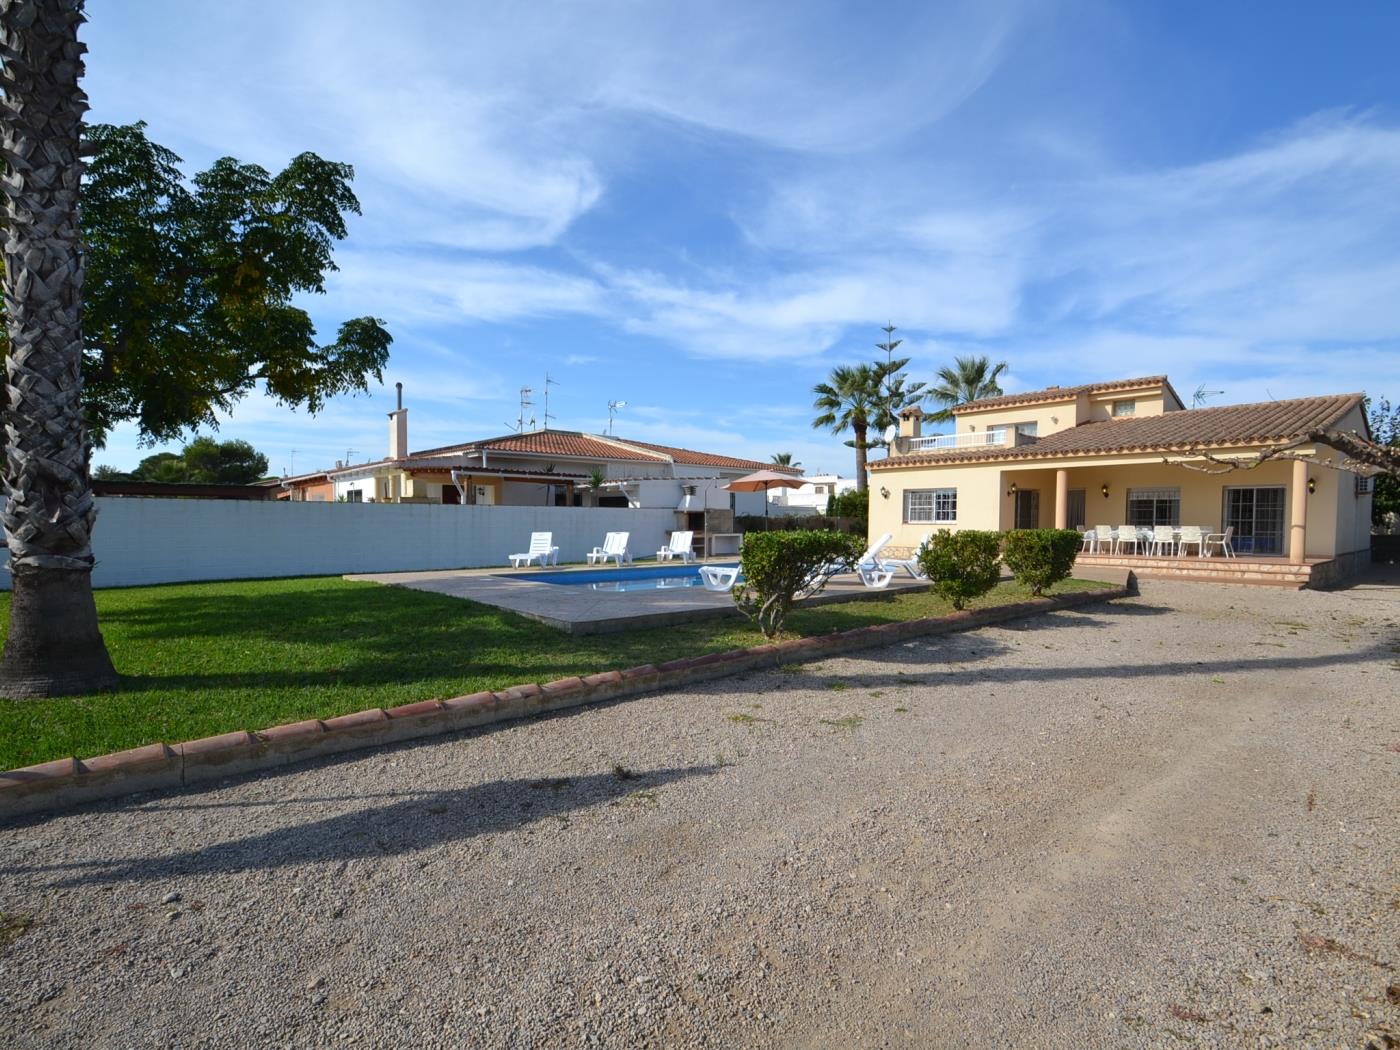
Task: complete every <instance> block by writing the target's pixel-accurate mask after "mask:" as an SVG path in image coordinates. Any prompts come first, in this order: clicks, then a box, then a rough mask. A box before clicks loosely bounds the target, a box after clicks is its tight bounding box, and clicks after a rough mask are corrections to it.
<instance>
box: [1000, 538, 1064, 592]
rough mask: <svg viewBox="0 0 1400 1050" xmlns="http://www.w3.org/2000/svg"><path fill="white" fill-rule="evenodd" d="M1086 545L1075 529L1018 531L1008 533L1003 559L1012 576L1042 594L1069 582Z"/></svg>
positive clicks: (1002, 553) (1004, 544)
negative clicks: (1075, 560) (1080, 552)
mask: <svg viewBox="0 0 1400 1050" xmlns="http://www.w3.org/2000/svg"><path fill="white" fill-rule="evenodd" d="M1083 542H1084V537H1083V536H1081V535H1080V534H1079V533H1077V532H1075V531H1074V530H1073V529H1016V530H1015V531H1013V532H1008V533H1007V534H1006V541H1005V543H1003V545H1002V550H1001V556H1002V560H1003V561H1005V562H1006V567H1007V568H1008V569H1010V570H1011V572H1012V575H1014V576H1015V577H1016V579H1018V580H1020V581H1021V582H1022V583H1024V584H1025V585H1026V586H1027V587H1029V588H1030V590H1031V593H1032V594H1034V595H1039V594H1041V593H1042V592H1044V591H1046V590H1048V589H1049V588H1051V587H1053V586H1054V585H1055V584H1057V583H1059V582H1060V581H1061V580H1067V579H1069V575H1070V573H1072V572H1073V571H1074V559H1075V556H1076V555H1078V553H1079V548H1080V546H1081V545H1082V544H1083Z"/></svg>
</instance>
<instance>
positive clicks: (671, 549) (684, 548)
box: [656, 531, 695, 563]
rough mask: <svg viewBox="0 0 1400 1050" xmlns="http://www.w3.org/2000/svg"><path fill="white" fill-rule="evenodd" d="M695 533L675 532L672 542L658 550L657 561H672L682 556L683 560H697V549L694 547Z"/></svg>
mask: <svg viewBox="0 0 1400 1050" xmlns="http://www.w3.org/2000/svg"><path fill="white" fill-rule="evenodd" d="M694 539H695V533H694V532H693V531H691V532H673V533H671V542H670V543H668V544H666V546H664V547H662V548H661V549H660V550H659V551H657V552H656V560H657V561H670V560H671V559H672V558H677V557H678V558H680V559H681V561H683V562H687V563H689V562H692V561H694V560H695V551H694V550H693V549H692V547H693V541H694Z"/></svg>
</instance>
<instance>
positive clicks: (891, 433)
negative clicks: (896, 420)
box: [885, 423, 899, 445]
mask: <svg viewBox="0 0 1400 1050" xmlns="http://www.w3.org/2000/svg"><path fill="white" fill-rule="evenodd" d="M897 437H899V427H897V426H895V425H894V424H893V423H891V424H890V425H889V426H887V427H886V428H885V444H886V445H893V444H894V439H895V438H897Z"/></svg>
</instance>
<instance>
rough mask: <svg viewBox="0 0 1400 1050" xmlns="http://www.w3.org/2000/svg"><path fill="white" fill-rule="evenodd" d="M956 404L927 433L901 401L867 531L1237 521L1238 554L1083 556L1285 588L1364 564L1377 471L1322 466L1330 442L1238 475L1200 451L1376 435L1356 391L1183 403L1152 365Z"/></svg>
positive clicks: (913, 535)
mask: <svg viewBox="0 0 1400 1050" xmlns="http://www.w3.org/2000/svg"><path fill="white" fill-rule="evenodd" d="M953 415H954V418H955V421H956V422H955V428H954V432H953V433H950V434H940V435H929V436H926V435H924V434H923V433H922V423H923V413H922V412H921V411H920V410H919V409H918V408H909V409H906V410H905V411H904V412H903V413H902V415H901V420H900V431H899V437H898V439H897V440H896V441H895V442H894V444H893V446H892V447H891V449H890V454H889V456H888V457H887V458H885V459H882V460H879V461H877V462H875V463H873V464H871V467H870V477H871V483H870V488H871V500H870V533H871V535H872V536H874V535H880V534H883V533H885V532H890V533H893V534H894V545H892V546H891V547H890V548H889V549H890V550H894V549H895V547H896V545H897V546H900V547H902V548H904V549H905V550H907V551H912V550H913V548H915V547H916V546H917V545H918V543H919V542H920V540H921V538H922V537H923V536H924V535H925V534H927V533H930V532H932V531H934V530H937V529H953V530H956V529H994V530H1007V529H1015V528H1049V527H1057V528H1076V527H1078V528H1085V527H1088V528H1093V527H1095V526H1100V525H1103V526H1132V527H1140V528H1151V527H1154V526H1176V527H1180V526H1183V525H1185V526H1201V527H1204V528H1206V529H1209V530H1210V531H1211V532H1216V533H1224V532H1225V530H1227V529H1228V530H1230V536H1231V541H1232V550H1233V552H1234V554H1235V555H1236V557H1234V558H1222V557H1216V558H1212V559H1210V560H1209V561H1203V560H1202V559H1200V558H1198V557H1177V556H1175V554H1172V555H1171V556H1168V557H1162V556H1161V552H1160V551H1158V552H1153V553H1155V554H1156V555H1157V556H1156V557H1149V555H1148V554H1147V553H1146V552H1145V551H1144V549H1143V548H1141V547H1139V548H1135V549H1134V550H1133V551H1132V552H1131V553H1128V552H1126V551H1125V552H1121V556H1120V555H1116V554H1115V553H1114V552H1111V551H1099V552H1098V553H1088V554H1084V555H1081V558H1082V559H1083V560H1084V561H1086V562H1099V563H1110V564H1118V565H1123V564H1127V565H1132V566H1133V567H1134V568H1135V571H1138V572H1139V573H1140V574H1141V575H1153V574H1172V575H1203V576H1211V577H1220V576H1222V575H1232V576H1234V577H1235V578H1238V579H1241V580H1250V581H1253V582H1277V583H1286V584H1291V585H1293V586H1301V585H1306V584H1308V583H1311V584H1313V585H1321V584H1325V583H1330V582H1335V581H1336V580H1337V579H1341V578H1344V577H1347V576H1350V575H1352V574H1353V573H1355V572H1356V571H1357V570H1358V569H1359V568H1360V567H1361V566H1362V565H1363V564H1364V563H1365V562H1366V561H1367V560H1368V559H1369V549H1370V524H1371V481H1370V479H1369V478H1367V477H1364V476H1359V475H1356V474H1352V473H1349V472H1347V471H1343V470H1337V469H1329V468H1328V467H1327V466H1325V464H1327V463H1329V462H1336V461H1338V460H1340V459H1341V456H1340V454H1339V453H1336V452H1334V451H1333V450H1331V449H1329V448H1326V447H1324V446H1317V447H1313V446H1303V447H1301V448H1299V449H1298V450H1296V453H1295V454H1296V455H1298V456H1300V457H1301V458H1295V459H1276V460H1269V461H1267V462H1263V463H1261V464H1259V465H1258V466H1256V467H1253V468H1251V469H1235V470H1227V469H1226V468H1225V467H1223V466H1221V465H1220V464H1217V463H1212V462H1210V461H1209V460H1208V459H1207V458H1206V454H1209V455H1211V456H1214V457H1217V458H1219V457H1231V458H1244V459H1246V460H1248V459H1249V458H1251V457H1253V456H1254V455H1256V454H1257V453H1258V452H1259V451H1260V450H1261V449H1264V448H1267V447H1270V446H1274V445H1277V444H1279V443H1282V442H1286V441H1290V440H1293V439H1296V438H1299V437H1301V436H1302V435H1305V434H1307V433H1308V432H1309V431H1312V430H1315V429H1335V430H1342V431H1355V432H1357V433H1359V434H1363V435H1367V436H1369V429H1368V425H1367V422H1366V416H1365V411H1364V408H1363V404H1362V396H1361V395H1360V394H1334V395H1327V396H1319V397H1306V398H1298V399H1294V400H1287V401H1270V402H1264V403H1260V404H1246V405H1226V406H1221V407H1213V408H1191V409H1188V408H1186V407H1185V406H1184V404H1183V403H1182V401H1181V398H1180V397H1179V396H1178V395H1177V393H1176V391H1175V390H1174V389H1173V388H1172V385H1171V383H1170V382H1169V381H1168V379H1167V377H1166V376H1149V377H1145V378H1140V379H1120V380H1115V381H1111V382H1104V383H1090V384H1085V385H1082V386H1068V387H1047V388H1046V389H1044V390H1035V391H1031V392H1028V393H1023V394H1011V395H1007V396H1004V397H990V398H983V399H981V400H978V401H972V402H969V403H967V404H964V405H960V406H959V407H957V408H955V409H953ZM1192 468H1197V469H1192ZM1207 471H1220V472H1219V473H1208V472H1207ZM1191 553H1195V552H1194V550H1193V551H1192V552H1191ZM1216 553H1222V552H1220V551H1217V552H1216Z"/></svg>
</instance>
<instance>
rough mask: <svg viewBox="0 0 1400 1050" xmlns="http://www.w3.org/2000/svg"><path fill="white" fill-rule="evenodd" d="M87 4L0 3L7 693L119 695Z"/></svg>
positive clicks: (57, 0)
mask: <svg viewBox="0 0 1400 1050" xmlns="http://www.w3.org/2000/svg"><path fill="white" fill-rule="evenodd" d="M82 7H83V5H82V0H0V61H2V62H3V64H2V65H0V89H3V92H4V98H3V101H0V155H3V158H4V161H5V165H6V172H5V178H4V180H3V192H4V195H5V205H6V218H7V221H8V230H7V231H6V232H7V237H6V240H5V309H6V314H7V324H8V328H9V337H10V351H9V355H8V356H7V357H6V359H5V374H6V383H7V387H8V394H9V404H8V405H7V406H6V408H5V412H4V419H5V433H6V437H7V439H8V440H7V442H6V448H5V472H4V485H5V505H4V509H3V511H0V521H3V523H4V527H5V541H6V544H7V545H8V547H9V551H10V562H9V568H10V572H11V573H12V574H13V578H14V600H13V602H12V604H11V608H10V633H9V637H8V638H7V639H6V641H5V651H4V656H3V660H0V695H4V696H12V697H28V696H61V695H66V694H73V693H89V692H95V691H98V690H102V689H109V688H112V687H113V686H115V685H116V683H117V674H116V671H115V670H114V669H113V668H112V661H111V658H110V657H109V656H108V655H107V648H106V646H105V645H104V643H103V641H102V635H101V633H100V632H99V631H98V628H97V609H96V606H95V605H94V604H93V599H92V563H93V558H92V543H91V534H92V526H93V522H94V521H95V520H96V518H97V508H96V505H95V504H94V502H93V497H92V486H91V484H90V483H89V479H88V465H89V457H90V455H91V447H90V446H89V444H88V440H87V434H86V431H85V429H84V427H83V417H82V389H83V379H82V363H83V354H82V348H83V342H82V330H81V315H82V285H83V260H82V256H81V255H80V254H79V228H78V193H79V184H80V182H81V181H82V172H83V165H82V161H81V159H80V157H79V146H80V143H81V138H82V124H83V114H84V113H85V112H86V111H87V97H86V96H85V95H84V94H83V91H82V88H80V87H79V86H78V78H79V77H80V76H81V75H82V72H83V61H82V56H83V51H84V50H85V49H84V47H83V45H82V44H80V43H79V42H78V26H79V25H80V24H82V21H83V11H82Z"/></svg>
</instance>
